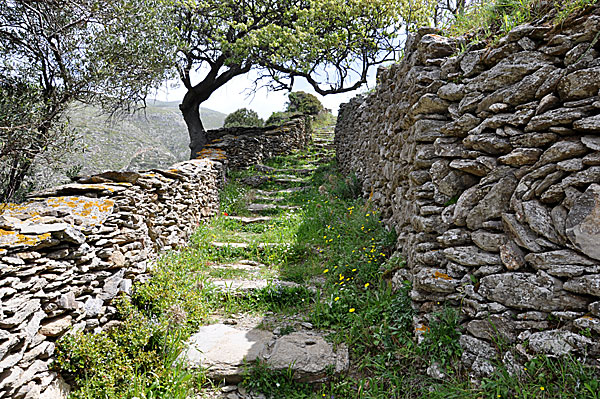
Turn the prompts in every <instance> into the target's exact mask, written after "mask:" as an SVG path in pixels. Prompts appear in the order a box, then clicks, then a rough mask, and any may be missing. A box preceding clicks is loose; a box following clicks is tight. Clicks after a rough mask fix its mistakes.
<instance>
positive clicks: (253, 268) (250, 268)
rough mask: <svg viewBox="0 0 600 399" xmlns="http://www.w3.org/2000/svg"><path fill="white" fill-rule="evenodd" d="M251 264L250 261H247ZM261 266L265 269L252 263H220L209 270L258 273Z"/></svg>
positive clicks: (258, 264)
mask: <svg viewBox="0 0 600 399" xmlns="http://www.w3.org/2000/svg"><path fill="white" fill-rule="evenodd" d="M249 262H251V261H249ZM261 266H263V267H266V266H265V265H263V264H261V263H258V262H254V263H252V264H251V263H246V262H235V263H221V264H218V265H212V266H211V269H220V270H228V269H230V270H231V269H233V270H243V271H247V272H250V273H258V272H259V271H260V268H261Z"/></svg>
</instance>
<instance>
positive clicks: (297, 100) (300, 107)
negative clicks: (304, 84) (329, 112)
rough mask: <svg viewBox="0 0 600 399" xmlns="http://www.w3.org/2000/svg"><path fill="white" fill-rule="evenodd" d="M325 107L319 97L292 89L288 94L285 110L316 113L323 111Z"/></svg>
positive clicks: (307, 113) (309, 113) (308, 113)
mask: <svg viewBox="0 0 600 399" xmlns="http://www.w3.org/2000/svg"><path fill="white" fill-rule="evenodd" d="M323 110H325V107H323V104H321V101H319V99H318V98H317V97H316V96H314V95H312V94H310V93H305V92H303V91H293V92H291V93H290V94H288V105H287V112H298V113H301V114H306V115H317V114H319V113H320V112H323Z"/></svg>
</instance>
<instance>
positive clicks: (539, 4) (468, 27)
mask: <svg viewBox="0 0 600 399" xmlns="http://www.w3.org/2000/svg"><path fill="white" fill-rule="evenodd" d="M597 2H598V0H570V1H559V0H555V1H554V2H551V1H544V0H484V1H482V2H476V3H474V4H472V5H471V6H470V7H468V8H467V9H466V10H465V12H464V13H463V14H462V15H458V16H457V18H456V19H455V20H454V21H452V23H451V24H450V25H449V26H448V27H446V32H447V33H448V34H449V35H451V36H463V35H464V36H468V37H471V40H472V41H475V42H478V41H485V42H491V43H496V42H497V41H498V39H499V38H500V37H502V36H504V35H505V34H506V33H508V32H510V31H511V30H512V29H513V28H515V27H517V26H518V25H521V24H524V23H527V22H533V21H535V20H539V19H541V18H542V17H545V16H550V18H549V19H550V21H551V22H552V23H554V24H557V25H560V24H562V23H564V22H565V21H566V20H567V19H568V18H569V17H571V16H573V15H575V14H577V13H579V12H581V11H582V10H584V9H585V8H586V7H588V6H590V5H593V4H596V3H597Z"/></svg>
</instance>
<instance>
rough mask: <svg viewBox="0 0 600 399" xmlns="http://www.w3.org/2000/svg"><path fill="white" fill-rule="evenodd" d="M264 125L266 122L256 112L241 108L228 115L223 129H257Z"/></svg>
mask: <svg viewBox="0 0 600 399" xmlns="http://www.w3.org/2000/svg"><path fill="white" fill-rule="evenodd" d="M262 125H264V121H263V120H262V119H261V118H260V117H259V116H258V114H257V113H256V111H254V110H251V109H247V108H240V109H238V110H237V111H235V112H232V113H231V114H229V115H227V117H226V118H225V123H224V124H223V127H255V126H258V127H260V126H262Z"/></svg>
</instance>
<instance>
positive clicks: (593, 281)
mask: <svg viewBox="0 0 600 399" xmlns="http://www.w3.org/2000/svg"><path fill="white" fill-rule="evenodd" d="M565 290H567V291H571V292H575V293H578V294H587V295H594V296H597V297H598V296H600V274H591V275H587V276H581V277H575V278H572V279H570V280H569V281H567V282H566V283H565Z"/></svg>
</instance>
